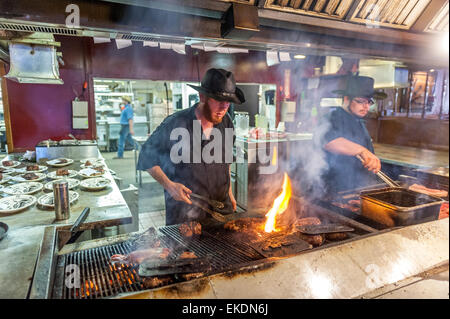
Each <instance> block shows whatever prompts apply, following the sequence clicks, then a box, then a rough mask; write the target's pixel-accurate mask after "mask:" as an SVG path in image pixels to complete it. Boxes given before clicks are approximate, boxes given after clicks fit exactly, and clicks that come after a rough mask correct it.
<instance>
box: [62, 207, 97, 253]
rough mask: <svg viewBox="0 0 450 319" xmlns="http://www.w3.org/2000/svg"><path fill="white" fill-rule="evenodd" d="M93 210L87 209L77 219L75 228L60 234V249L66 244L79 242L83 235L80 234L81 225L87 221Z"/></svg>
mask: <svg viewBox="0 0 450 319" xmlns="http://www.w3.org/2000/svg"><path fill="white" fill-rule="evenodd" d="M90 211H91V209H90V208H89V207H86V208H85V209H83V211H82V212H81V214H80V216H79V217H78V218H77V220H76V221H75V223H74V224H73V226H72V227H71V228H70V230H60V231H59V232H58V239H59V240H58V247H59V249H61V248H62V247H63V246H64V245H66V244H71V243H73V242H75V240H77V238H78V237H80V235H81V234H82V233H83V232H82V231H81V232H80V231H79V229H80V227H81V224H82V223H83V222H84V221H85V220H86V218H87V217H88V215H89V212H90Z"/></svg>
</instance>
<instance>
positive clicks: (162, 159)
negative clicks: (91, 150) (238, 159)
mask: <svg viewBox="0 0 450 319" xmlns="http://www.w3.org/2000/svg"><path fill="white" fill-rule="evenodd" d="M197 106H198V104H196V105H194V106H193V107H191V108H188V109H185V110H181V111H179V112H176V113H174V114H173V115H171V116H169V117H167V118H166V119H165V120H164V121H163V122H162V123H161V125H160V126H158V127H157V128H156V130H155V131H154V132H153V133H152V134H151V136H150V137H149V138H148V140H147V141H146V142H145V143H144V144H143V146H142V149H141V152H140V154H139V161H138V164H137V169H139V170H148V169H150V168H152V167H154V166H160V167H161V169H162V171H163V172H164V173H165V174H166V175H167V177H168V178H169V179H170V180H171V181H173V182H176V183H181V184H183V185H185V186H186V187H187V188H189V189H190V190H192V192H194V193H197V194H200V195H203V196H206V197H208V198H210V199H214V200H218V201H221V202H224V203H225V204H226V207H225V209H224V211H226V212H232V205H231V201H230V198H229V194H228V191H229V188H230V174H229V165H230V164H231V163H232V162H233V144H234V140H235V136H234V126H233V123H232V121H231V118H230V117H229V116H228V115H225V116H224V117H223V119H222V122H221V123H219V124H217V125H214V128H216V129H218V131H219V132H220V133H221V136H219V138H217V140H215V136H214V132H213V133H212V134H211V136H210V139H209V140H206V139H205V137H204V135H203V130H202V129H201V124H200V121H198V120H197V117H196V115H195V109H196V107H197ZM196 120H197V121H198V122H196V127H197V128H199V129H197V130H196V131H195V132H194V121H196ZM177 128H178V130H176V129H177ZM180 129H181V130H180ZM226 129H228V130H226ZM182 132H184V133H188V136H179V134H180V133H181V134H184V133H182ZM171 134H173V135H174V138H177V139H176V140H171V139H170V136H171ZM202 137H203V138H202ZM219 143H220V144H219ZM196 146H197V147H196ZM183 148H184V149H183ZM182 151H183V152H184V153H182ZM217 151H221V153H220V154H218V153H216V152H217ZM171 152H172V156H171ZM206 152H207V153H209V154H211V155H215V157H214V161H213V162H212V163H207V162H205V158H204V157H203V156H202V154H203V153H206ZM177 154H178V155H179V157H178V160H179V159H181V155H184V159H185V160H183V161H181V162H179V163H176V161H177V158H176V157H177V156H176V155H177ZM230 154H231V155H230ZM194 161H195V162H194ZM164 195H165V201H166V225H171V224H179V223H183V222H186V221H190V220H201V219H204V218H206V217H207V216H208V215H207V214H205V212H203V211H202V210H201V209H199V208H198V207H196V206H192V205H189V204H187V203H184V202H180V201H176V200H174V199H173V198H172V197H171V196H170V194H169V193H168V192H167V191H164ZM193 200H195V199H193ZM201 204H202V205H206V206H207V204H206V203H204V202H201ZM210 208H211V207H210Z"/></svg>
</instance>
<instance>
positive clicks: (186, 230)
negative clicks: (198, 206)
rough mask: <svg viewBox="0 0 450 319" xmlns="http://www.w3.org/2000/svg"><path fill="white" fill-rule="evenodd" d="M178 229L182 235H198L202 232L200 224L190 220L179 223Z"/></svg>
mask: <svg viewBox="0 0 450 319" xmlns="http://www.w3.org/2000/svg"><path fill="white" fill-rule="evenodd" d="M178 230H179V231H180V234H181V235H182V236H183V237H192V236H194V235H197V236H199V235H201V234H202V225H201V224H200V223H199V222H195V221H191V222H187V223H183V224H181V225H180V226H179V227H178Z"/></svg>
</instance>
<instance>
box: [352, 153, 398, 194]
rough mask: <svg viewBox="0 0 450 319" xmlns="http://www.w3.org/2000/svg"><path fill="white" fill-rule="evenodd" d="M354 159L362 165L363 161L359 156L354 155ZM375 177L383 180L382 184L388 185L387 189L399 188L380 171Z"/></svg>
mask: <svg viewBox="0 0 450 319" xmlns="http://www.w3.org/2000/svg"><path fill="white" fill-rule="evenodd" d="M356 158H357V159H359V160H360V161H361V163H363V164H364V160H363V159H362V157H361V156H360V155H356ZM377 176H378V177H379V178H381V179H382V180H383V182H385V183H386V184H388V185H389V187H400V185H399V184H398V183H397V182H395V181H393V180H392V179H391V178H390V177H389V176H387V175H386V174H385V173H383V172H382V171H378V173H377Z"/></svg>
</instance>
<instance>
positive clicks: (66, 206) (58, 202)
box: [53, 180, 70, 220]
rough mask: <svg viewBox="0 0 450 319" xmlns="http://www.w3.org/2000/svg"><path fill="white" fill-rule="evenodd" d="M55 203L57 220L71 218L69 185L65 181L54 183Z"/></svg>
mask: <svg viewBox="0 0 450 319" xmlns="http://www.w3.org/2000/svg"><path fill="white" fill-rule="evenodd" d="M53 203H54V206H55V218H56V220H65V219H69V218H70V201H69V183H68V182H67V181H65V180H61V181H57V182H54V183H53Z"/></svg>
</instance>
